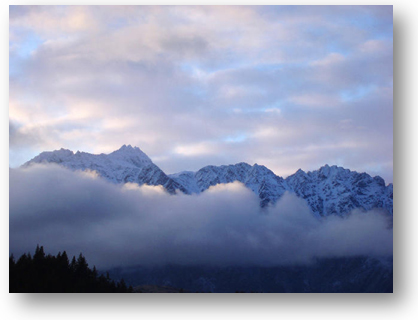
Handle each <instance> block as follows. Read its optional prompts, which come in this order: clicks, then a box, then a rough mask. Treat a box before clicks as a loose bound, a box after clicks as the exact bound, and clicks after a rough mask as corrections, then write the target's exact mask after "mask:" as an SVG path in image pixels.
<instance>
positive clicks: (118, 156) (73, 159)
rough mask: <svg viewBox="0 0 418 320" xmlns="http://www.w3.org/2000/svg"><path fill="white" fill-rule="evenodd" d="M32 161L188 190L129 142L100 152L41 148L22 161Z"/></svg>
mask: <svg viewBox="0 0 418 320" xmlns="http://www.w3.org/2000/svg"><path fill="white" fill-rule="evenodd" d="M33 163H57V164H60V165H62V166H64V167H67V168H69V169H71V170H87V169H89V170H94V171H96V172H97V173H98V174H99V175H100V176H102V177H103V178H105V179H107V180H109V181H111V182H113V183H126V182H133V183H138V184H139V185H142V184H148V185H153V186H158V185H162V186H164V188H166V189H167V191H168V192H170V193H175V191H176V190H181V191H183V192H186V190H185V189H184V188H183V186H182V185H180V184H178V183H177V182H175V181H174V180H173V179H171V178H169V177H168V176H167V175H166V174H165V173H164V172H163V171H162V170H161V169H160V168H158V167H157V166H156V165H155V164H154V163H153V162H152V161H151V159H150V158H149V157H148V156H147V155H146V154H145V153H144V152H142V151H141V150H140V149H139V148H137V147H135V148H133V147H132V146H130V145H128V146H126V145H123V146H122V147H121V148H120V149H119V150H116V151H114V152H112V153H110V154H103V153H102V154H98V155H95V154H90V153H86V152H79V151H77V152H76V153H74V152H72V151H71V150H65V149H61V150H55V151H52V152H42V153H41V154H39V155H38V156H36V157H35V158H33V159H32V160H30V161H28V162H26V163H25V164H23V167H27V166H29V165H31V164H33Z"/></svg>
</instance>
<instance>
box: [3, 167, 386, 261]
mask: <svg viewBox="0 0 418 320" xmlns="http://www.w3.org/2000/svg"><path fill="white" fill-rule="evenodd" d="M9 228H10V253H14V254H15V256H17V255H20V254H22V253H24V252H28V251H31V252H32V251H33V250H34V247H35V246H36V244H40V245H43V246H44V247H45V250H46V251H47V252H50V253H52V254H55V253H57V252H58V251H63V250H66V251H67V253H69V254H70V255H77V254H78V253H80V252H83V254H84V255H85V256H86V257H87V259H88V261H89V263H90V264H91V265H96V266H97V267H99V268H108V267H114V266H122V265H124V266H128V265H135V264H143V265H154V264H156V265H163V264H169V263H172V264H188V265H190V264H212V265H221V266H226V265H263V266H272V265H282V264H294V263H295V264H300V263H303V264H304V263H309V262H311V261H312V259H313V258H315V257H342V256H356V255H371V256H385V255H391V254H392V251H393V241H392V238H393V230H392V229H390V228H388V221H387V217H386V216H385V215H383V214H382V213H380V212H379V211H377V210H372V211H369V212H367V213H364V212H360V211H354V212H353V213H352V214H351V215H350V216H349V217H348V218H346V219H341V218H339V217H328V218H327V219H324V220H318V219H316V218H315V217H313V215H312V214H311V213H310V212H309V208H308V206H307V205H306V203H305V202H304V200H302V199H300V198H298V197H296V196H295V195H293V194H285V195H284V196H283V197H282V198H281V199H280V200H279V201H278V202H277V204H276V205H275V206H274V207H271V208H268V209H267V210H266V211H261V210H260V207H259V199H258V198H257V196H256V195H255V194H254V193H253V192H251V191H250V190H249V189H247V188H246V187H245V186H244V185H242V184H241V183H237V182H236V183H232V184H226V185H217V186H215V187H211V188H210V189H209V190H207V191H206V192H203V193H202V194H200V195H192V196H189V195H184V194H179V195H175V196H173V195H169V194H167V193H166V192H164V190H163V189H162V188H160V187H150V186H141V187H139V186H138V185H135V184H126V185H114V184H111V183H108V182H106V181H104V180H103V179H101V178H99V177H97V176H96V175H95V174H94V173H91V172H90V173H89V172H72V171H69V170H67V169H64V168H61V167H58V166H56V165H47V166H46V165H38V166H33V167H31V168H27V169H10V225H9Z"/></svg>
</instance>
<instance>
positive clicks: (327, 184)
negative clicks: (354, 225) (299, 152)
mask: <svg viewBox="0 0 418 320" xmlns="http://www.w3.org/2000/svg"><path fill="white" fill-rule="evenodd" d="M286 182H287V184H288V186H289V187H290V188H291V190H293V191H294V192H295V193H296V194H297V195H298V196H299V197H302V198H304V199H305V200H306V201H307V202H308V204H309V207H310V208H311V209H312V211H313V212H314V213H315V214H318V215H321V216H327V215H331V214H336V215H344V214H345V213H347V212H350V211H351V210H353V209H355V208H363V209H365V210H370V209H373V208H383V209H386V210H387V211H388V212H390V213H393V186H392V184H390V185H389V186H386V185H385V181H384V180H383V179H382V178H381V177H379V176H376V177H374V178H372V177H371V176H370V175H368V174H367V173H358V172H356V171H350V170H348V169H344V168H342V167H337V166H331V167H330V166H328V165H325V166H323V167H321V168H320V169H319V170H316V171H312V172H307V173H306V172H304V171H303V170H301V169H299V170H298V171H297V172H296V173H295V174H293V175H291V176H289V177H287V178H286Z"/></svg>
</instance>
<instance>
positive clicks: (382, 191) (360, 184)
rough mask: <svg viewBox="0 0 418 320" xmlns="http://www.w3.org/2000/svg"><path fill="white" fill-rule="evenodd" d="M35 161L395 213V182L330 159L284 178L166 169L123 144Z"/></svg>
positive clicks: (244, 171)
mask: <svg viewBox="0 0 418 320" xmlns="http://www.w3.org/2000/svg"><path fill="white" fill-rule="evenodd" d="M34 163H56V164H59V165H62V166H64V167H67V168H69V169H71V170H94V171H96V172H97V173H98V174H99V175H100V176H101V177H103V178H105V179H107V180H108V181H110V182H113V183H126V182H132V183H138V184H139V185H142V184H147V185H152V186H158V185H161V186H163V187H164V188H165V189H166V190H167V191H168V192H169V193H171V194H174V193H175V192H176V190H180V191H181V192H183V193H186V194H192V193H196V194H198V193H201V192H204V191H205V190H207V189H208V188H209V187H211V186H214V185H216V184H219V183H230V182H234V181H240V182H242V183H243V184H244V185H245V186H246V187H248V188H249V189H251V190H252V191H253V192H254V193H256V194H257V195H258V196H259V198H260V205H261V206H262V207H265V206H267V205H271V204H274V203H275V202H276V201H277V200H278V199H279V198H280V197H281V196H282V195H283V194H284V193H285V192H286V191H288V192H292V193H295V194H296V195H297V196H299V197H301V198H303V199H305V200H306V202H307V203H308V205H309V207H310V209H311V211H312V213H313V214H314V215H316V216H318V217H320V216H328V215H339V216H344V215H346V214H347V213H349V212H350V211H351V210H353V209H356V208H360V209H364V210H370V209H373V208H381V209H383V210H384V211H386V212H388V213H390V214H392V213H393V185H392V184H389V185H388V186H386V185H385V181H384V180H383V179H382V178H381V177H379V176H376V177H371V176H370V175H368V174H367V173H358V172H355V171H350V170H348V169H344V168H341V167H337V166H328V165H325V166H323V167H321V168H320V169H319V170H315V171H312V172H304V171H303V170H301V169H299V170H298V171H297V172H296V173H295V174H293V175H291V176H289V177H287V178H286V179H283V178H282V177H279V176H277V175H275V174H274V173H273V172H272V171H271V170H269V169H268V168H266V167H265V166H262V165H258V164H255V165H253V166H251V165H249V164H247V163H238V164H235V165H224V166H206V167H203V168H202V169H200V170H198V171H197V172H191V171H184V172H180V173H176V174H170V175H167V174H165V173H164V172H163V171H162V170H161V169H160V168H159V167H158V166H156V165H155V164H154V163H153V162H152V161H151V159H150V158H149V157H148V156H147V155H146V154H145V153H144V152H142V151H141V150H140V149H139V148H137V147H131V146H130V145H129V146H126V145H124V146H122V147H121V148H120V149H119V150H116V151H114V152H112V153H110V154H99V155H94V154H90V153H85V152H79V151H77V152H76V153H74V152H72V151H70V150H65V149H61V150H56V151H52V152H42V153H41V154H39V155H38V156H36V157H35V158H33V159H32V160H30V161H28V162H26V163H25V164H24V165H23V167H27V166H30V165H32V164H34Z"/></svg>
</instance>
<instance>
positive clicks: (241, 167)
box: [169, 162, 288, 206]
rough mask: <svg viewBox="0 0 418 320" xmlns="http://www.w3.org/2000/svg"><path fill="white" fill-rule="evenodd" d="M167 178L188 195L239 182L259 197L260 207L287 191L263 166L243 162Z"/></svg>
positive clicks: (207, 167)
mask: <svg viewBox="0 0 418 320" xmlns="http://www.w3.org/2000/svg"><path fill="white" fill-rule="evenodd" d="M169 177H171V178H172V179H174V180H175V181H177V182H179V183H181V184H183V186H184V187H185V188H186V189H187V191H188V193H200V192H203V191H205V190H206V189H208V188H209V187H210V186H214V185H216V184H219V183H230V182H234V181H240V182H242V183H244V184H245V186H246V187H247V188H249V189H251V190H252V191H253V192H255V193H256V194H258V195H259V197H260V204H261V205H262V206H265V205H267V204H268V203H269V202H276V201H277V200H278V199H279V198H280V197H281V196H282V195H283V193H284V192H285V191H286V190H287V189H288V188H287V185H286V183H285V181H284V180H283V178H281V177H278V176H276V175H275V174H274V173H273V172H272V171H271V170H269V169H267V168H266V167H265V166H259V165H258V164H255V165H254V166H250V165H249V164H247V163H244V162H241V163H238V164H235V165H228V166H219V167H216V166H206V167H203V168H202V169H200V170H199V171H197V172H196V173H194V172H190V171H186V172H183V173H178V174H174V175H169Z"/></svg>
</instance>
